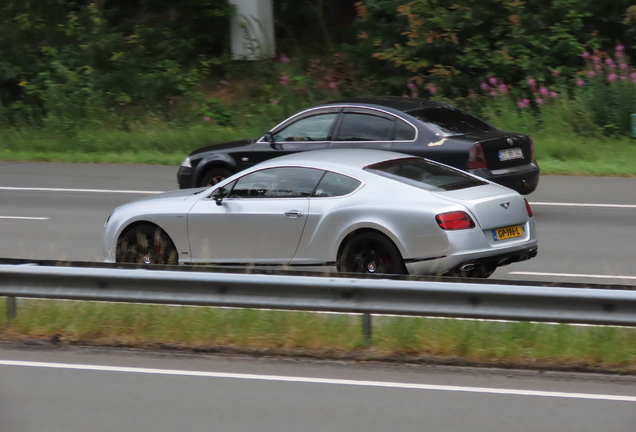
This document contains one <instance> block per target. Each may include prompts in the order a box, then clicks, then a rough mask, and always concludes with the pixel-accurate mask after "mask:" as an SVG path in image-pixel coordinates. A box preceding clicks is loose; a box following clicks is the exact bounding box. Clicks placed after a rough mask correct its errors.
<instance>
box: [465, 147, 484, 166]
mask: <svg viewBox="0 0 636 432" xmlns="http://www.w3.org/2000/svg"><path fill="white" fill-rule="evenodd" d="M480 168H486V156H485V155H484V148H483V147H482V146H481V143H477V144H473V146H472V147H471V148H470V152H469V153H468V169H480Z"/></svg>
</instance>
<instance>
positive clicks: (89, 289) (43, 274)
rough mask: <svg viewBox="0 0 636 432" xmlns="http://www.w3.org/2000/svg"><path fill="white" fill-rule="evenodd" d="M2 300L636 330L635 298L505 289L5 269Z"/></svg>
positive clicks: (12, 307)
mask: <svg viewBox="0 0 636 432" xmlns="http://www.w3.org/2000/svg"><path fill="white" fill-rule="evenodd" d="M500 282H501V281H500ZM0 296H2V297H8V298H9V301H8V302H7V314H8V316H9V318H11V317H12V316H15V314H16V311H17V305H16V303H15V298H18V297H24V298H44V299H66V300H88V301H109V302H134V303H156V304H176V305H197V306H226V307H239V308H262V309H284V310H303V311H331V312H354V313H362V314H363V317H364V318H363V323H366V325H363V330H364V333H365V335H366V336H367V337H370V335H371V322H370V316H371V314H396V315H414V316H433V317H454V318H475V319H499V320H512V321H543V322H558V323H583V324H605V325H622V326H636V291H633V290H621V289H589V288H574V287H567V288H564V287H545V286H528V285H522V286H519V285H512V284H511V285H503V284H500V283H499V284H489V283H479V284H474V283H469V282H441V281H422V280H408V279H380V278H375V279H368V278H347V277H318V276H294V275H277V274H238V273H214V272H194V271H189V272H183V271H171V270H164V271H153V270H147V269H117V268H88V267H84V268H82V267H47V266H29V265H0Z"/></svg>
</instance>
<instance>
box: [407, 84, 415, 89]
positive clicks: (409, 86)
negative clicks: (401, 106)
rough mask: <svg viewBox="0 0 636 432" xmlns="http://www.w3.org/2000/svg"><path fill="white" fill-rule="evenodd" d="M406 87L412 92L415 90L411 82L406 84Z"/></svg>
mask: <svg viewBox="0 0 636 432" xmlns="http://www.w3.org/2000/svg"><path fill="white" fill-rule="evenodd" d="M406 86H407V87H408V88H409V90H413V89H414V88H415V84H413V83H412V82H410V83H408V84H407V85H406Z"/></svg>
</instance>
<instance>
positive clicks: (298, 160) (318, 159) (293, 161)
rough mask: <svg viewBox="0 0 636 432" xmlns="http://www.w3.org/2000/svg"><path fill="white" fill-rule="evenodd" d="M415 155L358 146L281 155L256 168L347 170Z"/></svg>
mask: <svg viewBox="0 0 636 432" xmlns="http://www.w3.org/2000/svg"><path fill="white" fill-rule="evenodd" d="M413 157H414V156H412V155H407V154H404V153H397V152H391V151H384V150H372V149H356V148H340V149H324V150H311V151H305V152H299V153H294V154H290V155H285V156H279V157H277V158H273V159H270V160H267V161H265V162H261V163H260V164H258V165H256V166H255V168H256V167H258V168H265V167H275V166H281V165H285V166H289V165H299V166H308V167H313V168H320V169H325V170H333V171H346V170H350V169H354V170H357V169H362V168H364V167H366V166H368V165H372V164H375V163H379V162H383V161H387V160H394V159H401V158H413Z"/></svg>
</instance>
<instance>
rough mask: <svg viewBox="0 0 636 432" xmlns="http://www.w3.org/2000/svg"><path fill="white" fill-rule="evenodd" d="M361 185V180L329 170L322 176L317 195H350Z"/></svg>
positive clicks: (315, 193) (315, 194)
mask: <svg viewBox="0 0 636 432" xmlns="http://www.w3.org/2000/svg"><path fill="white" fill-rule="evenodd" d="M358 186H360V182H359V181H358V180H356V179H353V178H351V177H347V176H344V175H341V174H336V173H333V172H327V173H326V174H325V176H324V177H323V178H322V180H321V181H320V183H319V184H318V187H317V188H316V192H314V195H313V196H315V197H336V196H343V195H348V194H350V193H351V192H353V191H354V190H356V189H357V188H358Z"/></svg>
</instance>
